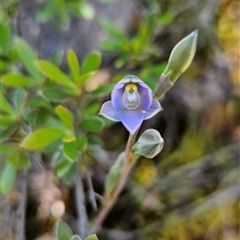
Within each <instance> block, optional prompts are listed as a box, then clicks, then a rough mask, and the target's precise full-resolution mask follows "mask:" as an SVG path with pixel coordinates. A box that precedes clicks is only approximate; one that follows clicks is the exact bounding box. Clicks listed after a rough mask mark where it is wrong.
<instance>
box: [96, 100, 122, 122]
mask: <svg viewBox="0 0 240 240" xmlns="http://www.w3.org/2000/svg"><path fill="white" fill-rule="evenodd" d="M99 114H101V115H102V116H104V117H106V118H108V119H110V120H112V121H115V122H120V121H121V115H122V111H116V110H115V108H114V107H113V105H112V101H107V102H105V103H104V104H103V105H102V108H101V110H100V112H99Z"/></svg>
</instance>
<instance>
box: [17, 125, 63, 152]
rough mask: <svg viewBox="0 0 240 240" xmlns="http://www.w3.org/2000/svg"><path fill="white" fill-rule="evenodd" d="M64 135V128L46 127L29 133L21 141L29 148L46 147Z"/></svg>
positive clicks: (22, 144)
mask: <svg viewBox="0 0 240 240" xmlns="http://www.w3.org/2000/svg"><path fill="white" fill-rule="evenodd" d="M63 135H64V130H63V129H54V128H44V129H40V130H37V131H35V132H33V133H31V134H29V135H28V136H27V137H26V138H25V139H24V140H23V142H22V143H21V147H23V148H25V149H27V150H36V149H40V148H44V147H46V146H48V145H49V144H51V143H52V142H54V141H55V140H57V139H58V138H60V137H62V136H63Z"/></svg>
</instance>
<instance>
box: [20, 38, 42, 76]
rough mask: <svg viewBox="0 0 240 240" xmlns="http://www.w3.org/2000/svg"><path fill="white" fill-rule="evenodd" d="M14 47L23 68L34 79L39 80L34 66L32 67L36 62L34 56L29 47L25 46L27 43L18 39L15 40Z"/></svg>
mask: <svg viewBox="0 0 240 240" xmlns="http://www.w3.org/2000/svg"><path fill="white" fill-rule="evenodd" d="M15 47H16V50H17V53H18V56H19V58H20V59H21V61H22V63H23V65H24V67H25V68H26V69H27V71H28V72H29V73H30V74H31V75H32V76H33V77H34V78H35V79H39V78H40V74H39V72H38V70H37V68H36V66H35V65H34V62H35V61H36V56H35V54H34V52H33V51H32V49H31V47H30V46H29V45H28V44H27V42H25V41H24V40H23V39H20V38H17V39H16V40H15Z"/></svg>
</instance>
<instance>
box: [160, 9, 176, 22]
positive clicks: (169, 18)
mask: <svg viewBox="0 0 240 240" xmlns="http://www.w3.org/2000/svg"><path fill="white" fill-rule="evenodd" d="M173 19H174V18H173V15H172V13H170V12H166V13H164V14H163V15H161V16H160V18H159V19H158V23H159V24H161V25H168V24H170V23H171V22H172V21H173Z"/></svg>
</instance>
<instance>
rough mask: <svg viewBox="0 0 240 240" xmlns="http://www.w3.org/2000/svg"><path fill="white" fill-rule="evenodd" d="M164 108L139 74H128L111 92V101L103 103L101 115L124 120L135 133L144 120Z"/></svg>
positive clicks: (116, 120) (128, 128)
mask: <svg viewBox="0 0 240 240" xmlns="http://www.w3.org/2000/svg"><path fill="white" fill-rule="evenodd" d="M161 110H163V109H162V107H161V105H160V103H159V101H158V100H157V99H154V98H153V96H152V90H151V89H150V88H149V87H148V86H147V85H146V84H145V83H144V82H143V81H142V80H141V79H139V78H138V77H137V76H134V75H128V76H126V77H124V78H123V79H122V80H121V81H119V82H118V83H117V84H116V86H115V87H114V89H113V91H112V93H111V101H107V102H105V103H104V104H103V105H102V108H101V110H100V113H99V114H101V115H103V116H104V117H106V118H108V119H110V120H112V121H115V122H122V124H123V125H124V126H125V128H126V129H127V130H128V131H129V132H130V133H131V134H134V133H135V132H136V131H137V130H138V129H139V128H140V126H141V124H142V122H143V121H144V120H147V119H150V118H152V117H153V116H155V115H156V114H157V113H158V112H160V111H161Z"/></svg>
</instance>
